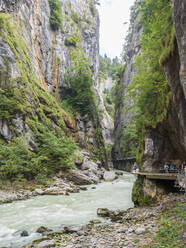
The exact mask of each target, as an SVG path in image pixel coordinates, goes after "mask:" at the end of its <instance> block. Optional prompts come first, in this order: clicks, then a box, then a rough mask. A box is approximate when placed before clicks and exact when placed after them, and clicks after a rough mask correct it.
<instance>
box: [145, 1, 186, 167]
mask: <svg viewBox="0 0 186 248" xmlns="http://www.w3.org/2000/svg"><path fill="white" fill-rule="evenodd" d="M185 8H186V5H185V3H184V2H182V1H173V20H174V26H175V36H176V37H175V42H174V48H173V50H172V52H171V53H170V55H169V57H168V58H167V59H166V60H165V61H164V63H163V67H164V71H165V74H166V78H167V80H168V85H169V87H170V91H171V93H172V98H171V102H170V105H169V109H168V114H167V118H166V119H165V120H164V121H163V122H162V123H159V124H158V125H157V127H156V128H155V129H149V130H147V132H146V135H145V154H144V162H143V167H142V169H143V170H147V171H152V170H156V169H157V168H159V167H160V165H162V163H163V162H165V161H168V160H180V162H181V161H183V160H185V152H186V94H185V78H186V77H185V75H186V74H185V72H186V60H185V53H186V46H185V40H186V38H185V25H186V23H185V21H184V20H185V19H186V16H185Z"/></svg>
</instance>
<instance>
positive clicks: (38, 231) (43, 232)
mask: <svg viewBox="0 0 186 248" xmlns="http://www.w3.org/2000/svg"><path fill="white" fill-rule="evenodd" d="M51 231H52V230H51V229H49V228H48V227H45V226H40V227H39V228H38V229H37V231H36V232H37V233H42V234H45V233H48V232H51Z"/></svg>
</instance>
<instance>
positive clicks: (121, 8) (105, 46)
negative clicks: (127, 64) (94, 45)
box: [99, 0, 134, 58]
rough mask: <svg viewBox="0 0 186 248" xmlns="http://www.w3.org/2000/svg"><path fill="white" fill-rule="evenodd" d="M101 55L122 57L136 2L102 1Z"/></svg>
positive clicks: (122, 0)
mask: <svg viewBox="0 0 186 248" xmlns="http://www.w3.org/2000/svg"><path fill="white" fill-rule="evenodd" d="M100 3H101V5H100V7H99V13H100V21H101V23H100V53H101V54H102V55H103V54H104V53H106V54H107V55H108V56H110V57H111V58H113V57H115V56H118V57H119V56H120V54H121V52H122V46H123V43H124V38H125V36H126V32H127V29H128V25H126V24H124V23H125V22H129V19H130V7H131V6H132V4H133V3H134V0H100Z"/></svg>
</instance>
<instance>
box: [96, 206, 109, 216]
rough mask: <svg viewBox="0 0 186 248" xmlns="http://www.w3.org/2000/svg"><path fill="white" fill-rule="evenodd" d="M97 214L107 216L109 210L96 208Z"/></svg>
mask: <svg viewBox="0 0 186 248" xmlns="http://www.w3.org/2000/svg"><path fill="white" fill-rule="evenodd" d="M97 215H98V216H101V217H109V216H110V210H109V209H108V208H98V209H97Z"/></svg>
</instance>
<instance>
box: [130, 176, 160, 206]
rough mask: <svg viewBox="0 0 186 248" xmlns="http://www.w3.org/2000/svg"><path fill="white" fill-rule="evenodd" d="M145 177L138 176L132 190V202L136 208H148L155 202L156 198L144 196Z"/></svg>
mask: <svg viewBox="0 0 186 248" xmlns="http://www.w3.org/2000/svg"><path fill="white" fill-rule="evenodd" d="M143 188H144V177H143V176H138V178H137V180H136V182H135V183H134V185H133V188H132V201H133V202H134V205H135V206H148V205H151V204H152V203H154V202H155V200H156V199H155V198H152V197H150V196H147V195H145V194H144V191H143Z"/></svg>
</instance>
